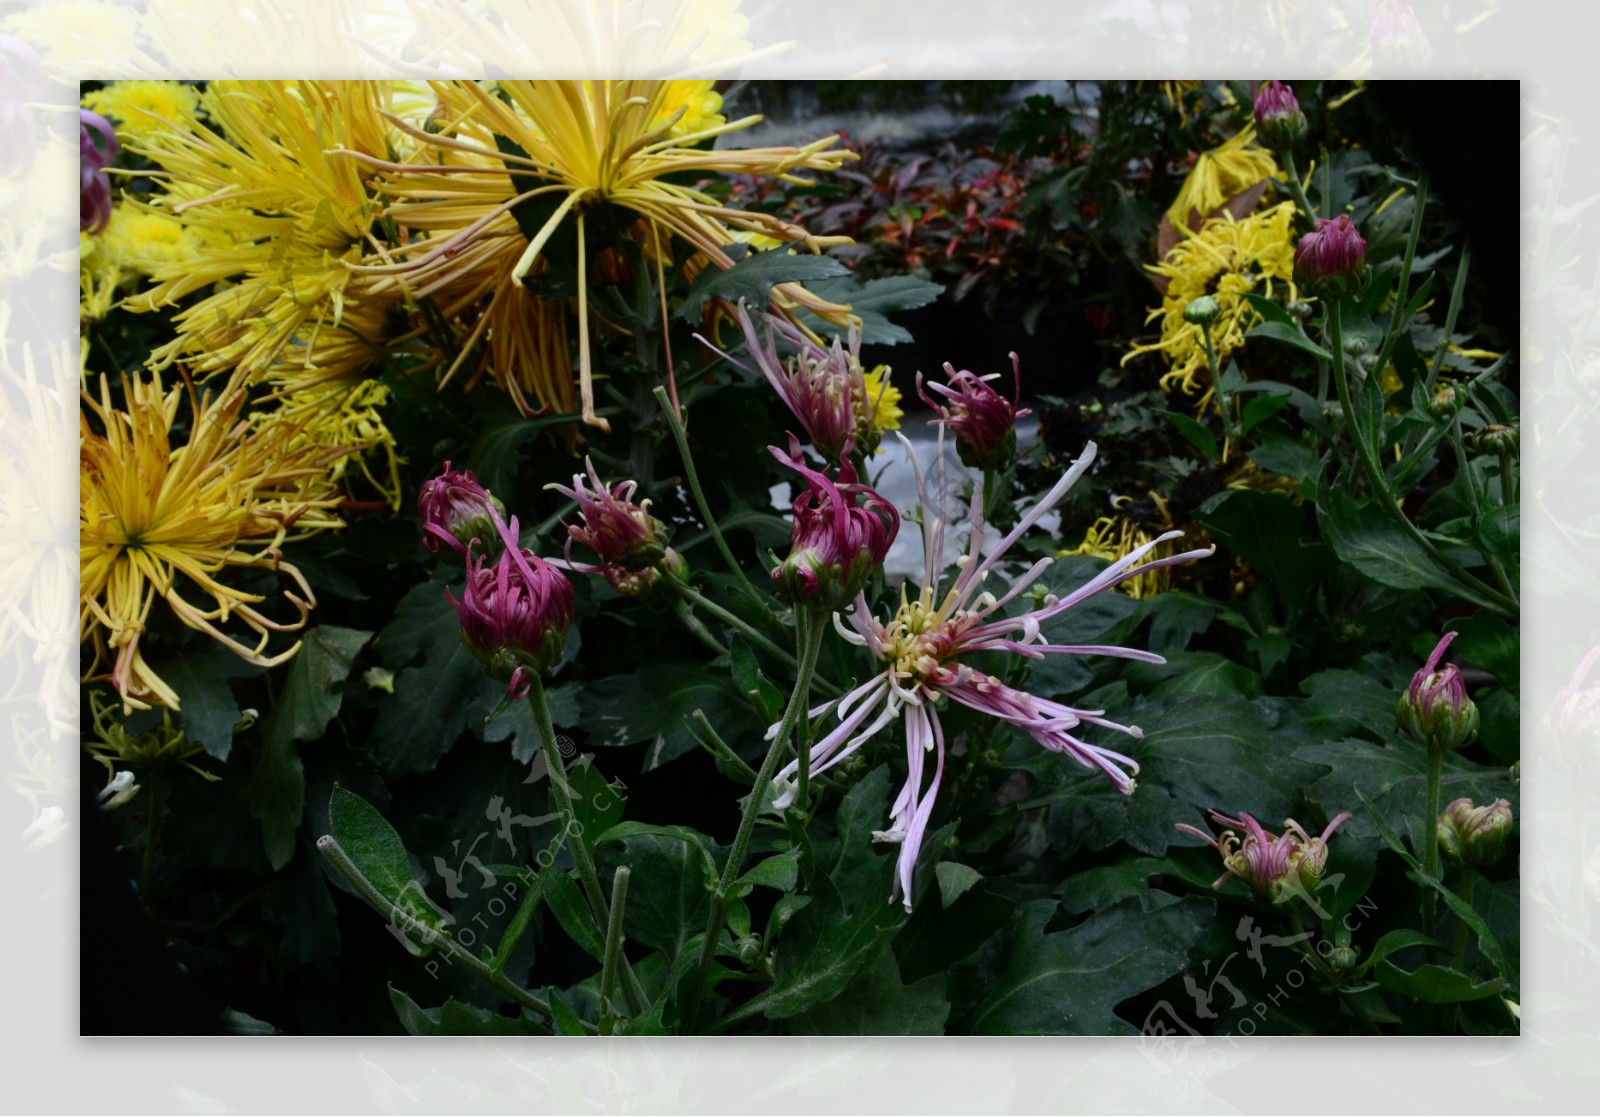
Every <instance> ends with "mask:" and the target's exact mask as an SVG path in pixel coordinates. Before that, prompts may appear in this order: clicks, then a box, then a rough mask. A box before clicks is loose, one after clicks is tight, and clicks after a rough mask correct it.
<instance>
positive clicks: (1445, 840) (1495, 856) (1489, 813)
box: [1439, 799, 1513, 868]
mask: <svg viewBox="0 0 1600 1117" xmlns="http://www.w3.org/2000/svg"><path fill="white" fill-rule="evenodd" d="M1512 821H1513V819H1512V814H1511V804H1510V802H1508V801H1507V800H1505V799H1496V800H1495V801H1494V802H1492V803H1490V804H1489V805H1488V806H1484V807H1475V806H1473V805H1472V800H1471V799H1457V800H1455V802H1453V803H1451V804H1450V805H1449V806H1448V807H1446V808H1445V809H1444V812H1443V813H1442V814H1440V815H1439V851H1440V852H1441V853H1443V854H1444V855H1445V856H1446V857H1448V858H1449V859H1450V860H1452V861H1458V862H1461V863H1462V864H1465V865H1471V866H1473V867H1474V868H1477V867H1479V866H1482V865H1492V864H1494V862H1496V861H1498V860H1499V859H1500V854H1501V851H1503V850H1504V849H1505V845H1506V839H1508V838H1509V837H1511V824H1512Z"/></svg>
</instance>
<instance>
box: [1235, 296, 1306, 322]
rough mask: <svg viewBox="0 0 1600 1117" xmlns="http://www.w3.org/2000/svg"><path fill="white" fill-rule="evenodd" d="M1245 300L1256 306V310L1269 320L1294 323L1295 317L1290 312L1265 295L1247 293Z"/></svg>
mask: <svg viewBox="0 0 1600 1117" xmlns="http://www.w3.org/2000/svg"><path fill="white" fill-rule="evenodd" d="M1244 301H1245V302H1247V303H1249V304H1250V305H1251V306H1252V307H1254V308H1255V312H1256V313H1257V314H1259V315H1261V317H1263V318H1265V319H1266V320H1267V321H1268V322H1281V323H1282V324H1283V325H1285V326H1291V327H1292V326H1293V325H1294V319H1293V318H1291V317H1290V316H1289V312H1288V311H1287V310H1285V309H1283V307H1281V306H1279V305H1278V304H1277V303H1275V302H1273V301H1272V300H1271V299H1269V298H1267V297H1266V296H1265V295H1253V294H1249V293H1246V294H1245V297H1244Z"/></svg>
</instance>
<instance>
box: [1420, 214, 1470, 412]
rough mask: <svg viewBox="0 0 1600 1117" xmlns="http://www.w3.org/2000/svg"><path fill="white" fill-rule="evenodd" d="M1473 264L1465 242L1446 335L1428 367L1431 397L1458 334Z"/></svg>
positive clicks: (1426, 385) (1426, 384)
mask: <svg viewBox="0 0 1600 1117" xmlns="http://www.w3.org/2000/svg"><path fill="white" fill-rule="evenodd" d="M1471 263H1472V246H1471V245H1470V244H1466V243H1465V242H1463V243H1462V245H1461V266H1460V267H1458V268H1456V281H1455V284H1454V286H1452V287H1451V288H1450V309H1449V310H1448V311H1446V312H1445V316H1444V333H1443V334H1442V335H1441V336H1440V338H1439V348H1438V349H1436V350H1435V351H1434V354H1433V360H1432V361H1431V362H1430V363H1429V365H1428V379H1427V380H1426V381H1425V382H1424V384H1423V389H1424V390H1425V391H1426V392H1427V394H1428V395H1429V396H1432V395H1433V382H1434V381H1435V380H1437V379H1438V377H1439V370H1440V369H1441V368H1443V367H1444V355H1445V353H1447V352H1448V351H1449V349H1450V335H1451V334H1453V333H1455V332H1456V315H1457V314H1458V313H1460V311H1461V299H1462V296H1463V295H1464V294H1465V293H1466V288H1467V267H1468V266H1469V265H1470V264H1471Z"/></svg>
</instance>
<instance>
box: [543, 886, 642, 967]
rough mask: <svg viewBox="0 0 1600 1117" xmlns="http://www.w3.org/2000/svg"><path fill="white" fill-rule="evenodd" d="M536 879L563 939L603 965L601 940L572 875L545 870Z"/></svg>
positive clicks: (603, 944) (630, 894)
mask: <svg viewBox="0 0 1600 1117" xmlns="http://www.w3.org/2000/svg"><path fill="white" fill-rule="evenodd" d="M540 876H541V878H542V879H543V880H544V902H545V904H546V905H547V906H548V907H549V908H550V911H551V912H552V913H553V914H554V915H555V917H556V922H558V923H560V924H561V929H562V930H563V931H565V932H566V933H567V937H568V938H570V939H571V940H572V941H573V942H575V943H577V944H578V945H579V946H581V947H583V949H584V950H585V951H587V952H588V954H589V957H591V958H593V959H594V960H595V961H597V962H603V961H605V957H606V943H605V939H604V938H603V937H602V936H601V934H600V931H599V929H598V928H596V927H595V924H594V912H592V911H591V910H590V909H589V903H588V901H587V900H585V899H584V898H583V893H582V892H581V891H580V890H579V888H578V885H577V883H576V882H575V881H574V880H573V879H572V874H571V873H563V872H561V871H559V870H556V871H551V870H549V869H546V870H545V871H544V872H543V873H541V874H540ZM628 906H629V907H630V908H631V907H632V906H633V894H632V890H631V889H630V890H629V895H628ZM623 914H624V915H626V914H627V913H626V912H624V913H623Z"/></svg>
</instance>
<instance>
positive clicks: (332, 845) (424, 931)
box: [317, 834, 593, 1028]
mask: <svg viewBox="0 0 1600 1117" xmlns="http://www.w3.org/2000/svg"><path fill="white" fill-rule="evenodd" d="M317 849H318V851H320V852H321V854H322V856H323V857H325V858H326V859H327V861H328V864H330V865H332V866H333V868H334V871H335V872H337V873H338V874H339V875H340V876H341V877H343V878H344V880H345V883H347V884H349V885H350V887H351V888H353V889H354V890H355V893H356V895H357V896H360V897H361V899H363V900H365V901H366V903H367V906H368V907H370V908H372V910H373V911H375V912H377V913H378V914H379V915H381V916H383V917H384V918H385V919H387V920H389V922H391V923H393V924H394V925H395V926H396V927H399V928H400V929H402V930H404V931H408V932H411V933H414V934H416V935H418V936H419V937H421V938H422V939H423V940H424V941H426V942H428V943H429V944H430V945H432V946H435V947H437V948H438V949H439V951H440V953H442V954H444V955H445V956H446V957H447V958H448V959H449V960H450V963H451V965H455V966H460V967H461V968H462V969H464V970H466V971H467V972H469V973H471V974H473V975H474V976H476V977H478V978H480V979H482V980H483V981H486V982H488V983H489V984H490V985H492V986H494V987H495V988H496V989H498V990H499V991H500V992H502V993H504V994H505V995H506V996H508V997H510V998H511V999H512V1000H514V1001H516V1002H517V1003H518V1004H520V1005H522V1006H523V1007H524V1008H531V1009H533V1011H534V1012H537V1013H538V1014H539V1015H540V1016H542V1017H544V1018H545V1019H546V1020H549V1019H550V1018H551V1017H550V1002H548V1001H546V1000H545V999H544V998H543V997H539V996H536V995H535V994H533V993H530V992H528V991H527V990H526V989H524V988H522V986H520V985H518V984H517V983H516V982H514V981H511V980H509V979H508V978H507V977H506V976H505V975H504V974H497V973H495V972H494V971H493V969H492V968H491V967H490V965H489V964H488V963H487V962H484V961H482V960H481V959H480V958H478V957H477V955H475V954H473V953H472V951H470V950H468V949H466V948H465V947H463V946H462V945H461V944H460V943H458V942H456V941H455V939H453V938H451V937H450V935H449V934H448V933H447V932H444V931H440V930H438V929H437V928H434V927H429V926H428V925H427V924H425V923H423V922H422V921H421V920H419V919H417V918H416V917H415V916H413V915H412V914H411V913H410V912H408V911H406V910H405V909H404V908H402V907H401V906H400V905H399V904H396V903H394V902H393V901H391V900H390V899H389V898H388V897H387V896H385V895H384V894H383V893H382V892H381V891H379V890H378V888H377V886H376V885H374V884H373V883H372V882H371V881H370V880H368V879H367V878H366V875H365V874H364V873H362V871H361V869H360V868H359V867H358V866H357V865H356V863H355V862H354V861H353V860H351V858H350V855H349V854H348V853H346V852H345V850H344V847H343V846H341V845H340V844H339V842H338V841H337V839H335V838H334V837H333V835H332V834H325V835H323V836H322V837H320V838H318V839H317ZM585 1027H586V1028H590V1027H593V1025H585Z"/></svg>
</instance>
